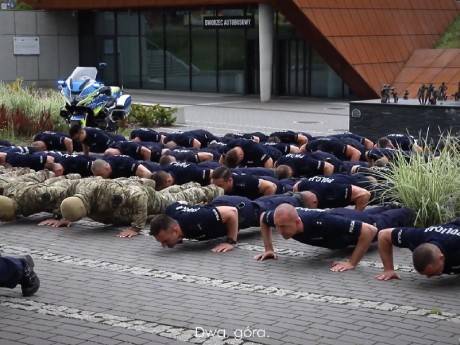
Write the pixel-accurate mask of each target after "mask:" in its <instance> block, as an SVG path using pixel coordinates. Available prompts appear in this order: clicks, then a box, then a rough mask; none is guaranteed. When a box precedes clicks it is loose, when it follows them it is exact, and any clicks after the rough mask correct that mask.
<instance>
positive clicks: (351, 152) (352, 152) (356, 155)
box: [345, 145, 361, 162]
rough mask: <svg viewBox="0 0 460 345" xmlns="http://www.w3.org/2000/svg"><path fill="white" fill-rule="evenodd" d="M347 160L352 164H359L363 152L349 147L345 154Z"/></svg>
mask: <svg viewBox="0 0 460 345" xmlns="http://www.w3.org/2000/svg"><path fill="white" fill-rule="evenodd" d="M345 155H346V156H347V158H348V159H349V160H350V161H352V162H358V161H359V159H360V158H361V151H359V150H358V149H355V148H354V147H353V146H350V145H347V150H346V152H345Z"/></svg>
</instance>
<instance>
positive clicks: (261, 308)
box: [0, 92, 460, 345]
mask: <svg viewBox="0 0 460 345" xmlns="http://www.w3.org/2000/svg"><path fill="white" fill-rule="evenodd" d="M133 96H134V99H135V100H136V101H142V102H152V103H160V104H172V105H178V106H181V107H183V108H184V109H183V110H184V111H185V118H186V124H185V125H181V126H176V127H175V128H174V129H193V128H206V129H209V130H211V131H212V132H215V133H216V134H219V135H221V134H225V133H227V132H231V131H255V130H258V131H263V132H270V131H274V130H276V129H280V128H281V129H293V130H305V131H310V132H314V134H319V133H323V134H331V133H334V132H340V131H343V130H345V129H347V128H348V106H347V104H346V103H345V102H343V101H330V100H315V99H312V100H306V99H296V98H289V99H276V100H274V101H272V102H270V103H266V104H260V103H259V102H258V101H257V99H255V98H251V97H248V98H244V97H238V96H225V95H224V96H222V95H207V94H197V95H190V94H180V93H177V94H175V93H166V92H164V93H163V92H151V93H149V92H137V93H135V92H133ZM169 130H171V129H169ZM43 217H45V215H44V214H40V215H36V216H33V217H29V218H24V219H19V220H18V221H16V222H14V223H1V224H0V234H1V239H0V252H2V253H4V254H21V253H31V254H32V256H33V257H34V259H35V265H36V271H37V273H38V274H39V276H40V279H41V281H42V286H41V289H40V290H39V291H38V293H37V294H36V295H35V296H33V297H29V298H22V297H21V295H20V289H19V288H16V289H14V290H10V289H0V344H1V345H8V344H39V345H40V344H42V345H47V344H78V345H80V344H108V345H112V344H114V345H116V344H184V343H192V344H246V345H247V344H302V345H303V344H337V345H338V344H391V345H395V344H397V345H399V344H458V343H459V337H460V316H459V315H460V289H459V287H460V277H455V276H443V277H439V278H431V279H427V278H425V277H423V276H420V275H418V274H416V273H415V272H414V271H413V267H412V264H411V255H410V252H409V251H408V250H398V249H396V250H395V263H397V264H398V265H399V268H398V269H399V271H400V274H401V276H402V278H403V279H402V280H397V281H389V282H380V281H377V280H375V279H374V276H375V275H376V274H377V273H378V272H380V270H381V264H380V259H379V256H378V251H377V248H376V247H375V245H374V246H373V247H372V248H371V249H370V251H369V252H368V254H366V256H365V257H364V259H363V262H362V264H361V265H359V267H357V268H356V269H355V270H353V271H350V272H345V273H334V272H331V271H329V269H328V268H329V265H330V264H331V263H332V262H333V261H334V260H336V259H339V258H343V257H348V256H349V255H350V253H351V250H352V249H346V250H340V251H330V250H327V249H322V248H315V247H309V246H307V245H303V244H301V243H298V242H295V241H293V240H290V241H286V240H283V239H282V238H281V237H279V236H278V235H277V234H275V235H274V244H275V247H276V249H277V250H278V252H279V259H278V260H276V261H274V260H270V261H266V262H258V261H255V260H254V259H253V258H252V257H253V256H254V255H256V254H257V253H259V252H260V251H261V250H262V247H261V246H262V241H261V237H260V235H259V233H258V231H257V229H255V228H253V229H248V230H244V231H242V232H241V233H240V234H241V244H240V245H239V246H238V248H236V249H235V250H234V251H232V252H229V253H225V254H222V253H220V254H217V253H212V252H211V251H210V249H211V248H212V247H213V246H214V245H215V243H216V241H210V242H207V243H197V242H194V241H185V242H184V243H183V244H182V245H179V246H177V247H176V248H174V249H165V248H162V247H161V246H160V245H159V244H158V243H156V242H155V241H154V239H153V238H151V237H149V236H146V235H145V234H146V230H147V228H146V229H145V230H144V231H143V235H141V236H138V237H137V238H132V239H120V238H117V237H116V234H117V233H118V229H116V228H113V227H110V226H104V225H102V224H98V223H93V222H90V221H85V220H84V221H80V222H77V223H75V224H74V225H73V226H72V227H71V228H66V229H54V228H48V227H38V226H37V225H36V224H37V223H38V221H39V220H40V219H42V218H43ZM438 314H440V315H438ZM244 331H246V332H244Z"/></svg>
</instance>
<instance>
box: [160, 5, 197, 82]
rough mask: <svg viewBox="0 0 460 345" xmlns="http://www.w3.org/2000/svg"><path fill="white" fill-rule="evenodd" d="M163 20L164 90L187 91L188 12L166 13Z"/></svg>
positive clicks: (188, 75)
mask: <svg viewBox="0 0 460 345" xmlns="http://www.w3.org/2000/svg"><path fill="white" fill-rule="evenodd" d="M165 20H166V25H165V33H166V35H165V36H166V46H165V66H166V88H167V89H168V90H178V91H189V90H190V37H189V28H190V27H189V25H188V23H189V22H190V19H189V11H168V12H166V16H165ZM192 68H193V67H192Z"/></svg>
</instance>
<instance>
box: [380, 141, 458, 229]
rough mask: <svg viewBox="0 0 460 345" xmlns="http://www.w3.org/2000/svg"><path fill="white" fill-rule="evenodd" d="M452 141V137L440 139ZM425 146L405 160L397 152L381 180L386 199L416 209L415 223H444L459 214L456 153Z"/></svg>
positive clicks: (450, 150)
mask: <svg viewBox="0 0 460 345" xmlns="http://www.w3.org/2000/svg"><path fill="white" fill-rule="evenodd" d="M444 141H446V142H447V143H452V142H453V138H452V137H450V136H448V137H446V138H444ZM448 147H449V145H447V147H446V148H445V149H444V150H442V151H441V152H440V154H439V156H438V155H437V154H436V151H437V148H434V149H427V150H426V151H425V153H423V154H415V153H414V154H413V155H412V158H411V159H410V160H408V159H407V158H406V157H404V155H403V154H398V155H397V156H396V158H395V160H394V161H393V162H392V163H391V168H392V173H391V174H387V175H386V176H385V177H386V182H385V183H384V189H385V196H386V198H389V199H392V200H394V201H396V202H400V203H402V204H403V205H404V206H406V207H410V208H412V209H413V210H415V211H416V212H417V218H416V221H415V225H416V226H420V227H427V226H431V225H434V224H439V223H445V222H448V221H450V220H452V219H453V218H455V217H458V216H460V177H459V172H460V152H459V151H458V150H456V149H454V150H452V149H448Z"/></svg>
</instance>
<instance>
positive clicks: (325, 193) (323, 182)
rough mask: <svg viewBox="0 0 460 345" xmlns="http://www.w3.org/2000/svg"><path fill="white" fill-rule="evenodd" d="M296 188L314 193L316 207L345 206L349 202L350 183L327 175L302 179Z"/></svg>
mask: <svg viewBox="0 0 460 345" xmlns="http://www.w3.org/2000/svg"><path fill="white" fill-rule="evenodd" d="M297 190H298V191H299V192H301V191H307V190H308V191H310V192H312V193H314V194H315V195H316V197H317V198H318V208H334V207H345V206H348V205H349V204H350V198H351V184H349V183H341V182H339V181H335V180H334V179H333V178H330V177H329V176H315V177H310V178H308V179H302V180H301V181H300V182H299V184H298V185H297Z"/></svg>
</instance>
